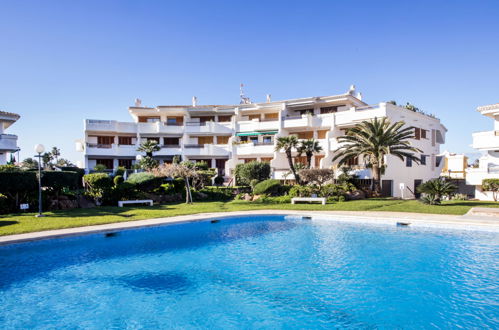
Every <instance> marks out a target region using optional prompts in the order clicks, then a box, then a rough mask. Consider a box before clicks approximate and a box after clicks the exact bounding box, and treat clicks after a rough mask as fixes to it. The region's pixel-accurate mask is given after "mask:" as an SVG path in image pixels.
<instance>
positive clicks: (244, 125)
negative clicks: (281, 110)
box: [237, 119, 279, 132]
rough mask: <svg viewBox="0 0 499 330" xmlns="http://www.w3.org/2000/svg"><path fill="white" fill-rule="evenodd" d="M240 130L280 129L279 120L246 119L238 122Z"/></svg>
mask: <svg viewBox="0 0 499 330" xmlns="http://www.w3.org/2000/svg"><path fill="white" fill-rule="evenodd" d="M237 125H238V129H237V130H238V132H253V131H277V130H279V121H278V120H270V121H259V120H257V119H255V120H245V121H240V122H238V123H237Z"/></svg>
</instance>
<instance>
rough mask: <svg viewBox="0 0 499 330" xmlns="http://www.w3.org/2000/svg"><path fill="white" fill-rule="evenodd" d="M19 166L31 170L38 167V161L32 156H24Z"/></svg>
mask: <svg viewBox="0 0 499 330" xmlns="http://www.w3.org/2000/svg"><path fill="white" fill-rule="evenodd" d="M21 167H22V168H23V169H26V170H33V169H37V168H38V161H37V160H36V159H33V158H31V157H30V158H26V159H25V160H23V161H22V162H21Z"/></svg>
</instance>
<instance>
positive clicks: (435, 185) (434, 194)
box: [417, 178, 457, 205]
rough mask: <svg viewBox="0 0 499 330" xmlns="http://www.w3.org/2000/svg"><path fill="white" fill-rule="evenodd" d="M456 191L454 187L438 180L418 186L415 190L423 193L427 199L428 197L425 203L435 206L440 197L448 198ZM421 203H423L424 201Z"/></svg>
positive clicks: (442, 180) (449, 183)
mask: <svg viewBox="0 0 499 330" xmlns="http://www.w3.org/2000/svg"><path fill="white" fill-rule="evenodd" d="M456 190H457V187H456V186H455V185H453V184H452V183H451V182H449V181H446V180H444V179H440V178H438V179H432V180H428V181H426V182H424V183H422V184H421V185H419V186H418V188H417V191H418V192H420V193H423V194H425V195H426V196H427V197H429V198H428V199H427V201H429V202H432V203H434V204H435V205H437V204H440V201H441V199H442V197H445V196H450V195H451V194H452V193H453V192H454V191H456ZM430 196H431V197H430ZM422 199H423V198H422ZM423 202H424V203H425V201H423ZM432 205H433V204H432Z"/></svg>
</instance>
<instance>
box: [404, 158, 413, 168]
mask: <svg viewBox="0 0 499 330" xmlns="http://www.w3.org/2000/svg"><path fill="white" fill-rule="evenodd" d="M405 166H406V167H412V158H409V157H406V158H405Z"/></svg>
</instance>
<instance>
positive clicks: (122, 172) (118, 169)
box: [114, 166, 126, 176]
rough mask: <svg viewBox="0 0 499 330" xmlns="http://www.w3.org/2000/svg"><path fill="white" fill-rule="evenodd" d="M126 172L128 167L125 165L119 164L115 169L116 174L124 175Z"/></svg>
mask: <svg viewBox="0 0 499 330" xmlns="http://www.w3.org/2000/svg"><path fill="white" fill-rule="evenodd" d="M125 172H126V168H124V167H123V166H118V168H117V169H116V170H115V171H114V176H119V175H120V176H124V175H125Z"/></svg>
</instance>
